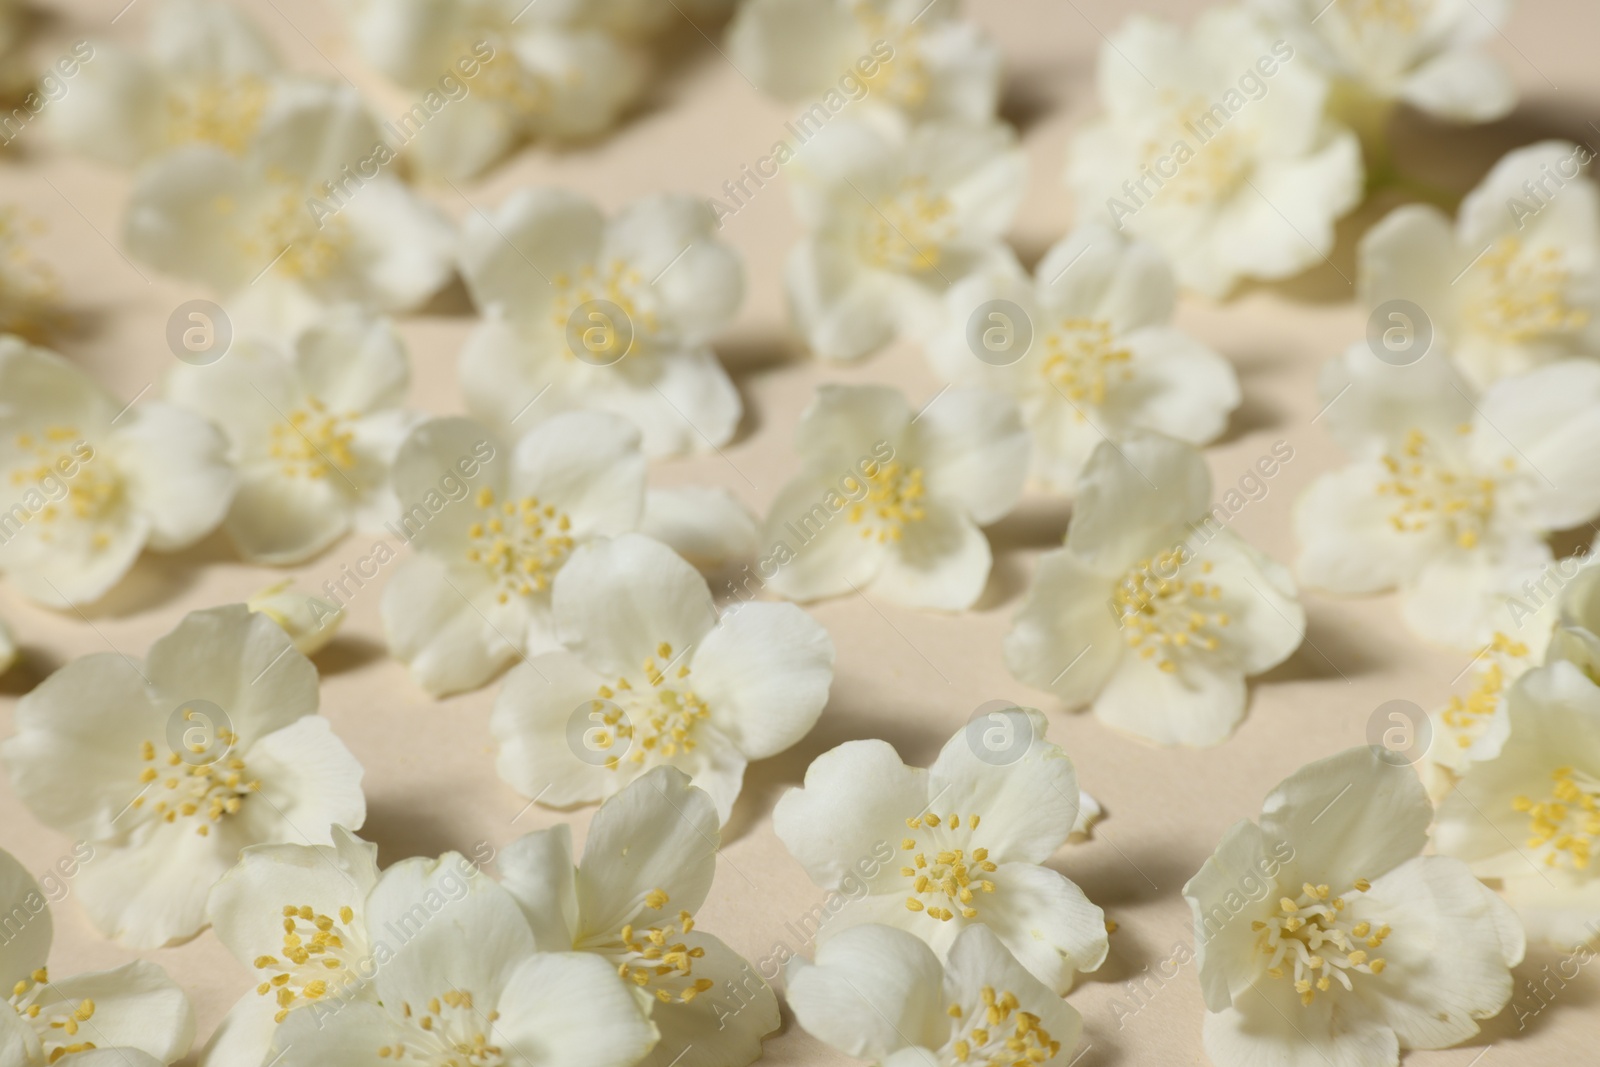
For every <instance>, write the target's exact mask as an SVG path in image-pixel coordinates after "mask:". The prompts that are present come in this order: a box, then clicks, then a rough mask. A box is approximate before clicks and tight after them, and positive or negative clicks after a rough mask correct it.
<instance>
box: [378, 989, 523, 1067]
mask: <svg viewBox="0 0 1600 1067" xmlns="http://www.w3.org/2000/svg"><path fill="white" fill-rule="evenodd" d="M423 1007H424V1008H426V1009H427V1010H425V1011H422V1012H418V1011H416V1010H414V1009H413V1008H412V1007H411V1004H410V1002H409V1001H402V1002H401V1004H400V1014H401V1016H402V1017H403V1018H404V1019H405V1020H406V1021H407V1022H409V1023H411V1025H412V1026H413V1027H415V1028H416V1030H417V1031H420V1032H419V1033H413V1035H412V1039H411V1040H410V1041H409V1042H403V1041H397V1042H396V1043H394V1044H393V1045H383V1046H380V1047H379V1049H378V1056H379V1058H380V1059H385V1060H387V1059H393V1060H396V1061H399V1060H405V1059H410V1060H413V1061H416V1062H419V1063H426V1064H428V1065H429V1067H500V1065H501V1064H503V1063H505V1054H504V1053H503V1052H502V1051H501V1049H500V1046H499V1045H492V1044H490V1043H489V1035H488V1034H487V1033H485V1032H484V1029H483V1028H484V1027H485V1026H487V1027H488V1028H489V1029H490V1030H493V1029H494V1024H495V1023H496V1022H498V1021H499V1019H500V1013H499V1012H498V1011H489V1012H486V1013H479V1011H478V1010H477V1008H476V1007H475V1006H474V1005H473V1003H472V994H471V993H470V992H468V991H464V990H455V989H452V990H450V991H448V992H446V993H443V994H441V995H440V996H437V997H434V998H432V999H431V1000H429V1001H428V1003H427V1004H425V1005H423Z"/></svg>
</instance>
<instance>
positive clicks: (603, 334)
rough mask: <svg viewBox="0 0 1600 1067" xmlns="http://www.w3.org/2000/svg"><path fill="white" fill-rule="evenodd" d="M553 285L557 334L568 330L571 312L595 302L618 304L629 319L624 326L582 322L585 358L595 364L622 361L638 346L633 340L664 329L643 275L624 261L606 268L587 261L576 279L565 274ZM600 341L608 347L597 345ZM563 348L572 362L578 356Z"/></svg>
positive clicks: (553, 318) (552, 305) (555, 278)
mask: <svg viewBox="0 0 1600 1067" xmlns="http://www.w3.org/2000/svg"><path fill="white" fill-rule="evenodd" d="M550 286H551V288H552V289H554V290H555V294H554V296H553V297H552V299H551V302H550V324H551V325H552V326H553V327H555V329H556V330H557V331H560V332H564V331H566V329H567V326H568V320H569V319H571V317H572V313H573V312H574V311H576V310H577V309H578V308H580V307H582V306H583V305H585V304H587V303H589V302H591V301H595V300H603V301H606V302H608V303H611V304H615V305H616V306H617V307H618V308H620V309H621V310H622V314H623V315H624V316H626V318H627V321H626V322H610V321H605V322H602V321H599V320H593V321H591V322H582V323H579V324H578V325H579V328H580V332H581V334H582V337H583V343H584V347H585V353H586V357H587V359H588V360H590V361H592V362H594V363H595V364H597V365H603V366H608V365H610V364H612V363H614V362H615V361H617V360H619V359H622V358H623V357H624V356H626V355H627V354H628V352H629V350H630V348H631V347H632V346H633V345H634V338H636V337H638V336H640V335H650V334H654V333H656V332H657V331H659V330H660V329H661V320H660V318H659V317H658V316H657V315H656V312H655V308H654V301H653V299H652V298H651V294H650V292H649V288H648V286H646V284H645V282H644V278H643V276H642V275H640V273H639V272H638V270H636V269H635V268H634V267H633V265H632V264H630V263H628V262H627V261H626V260H621V259H613V260H611V261H610V262H608V263H607V264H605V267H604V269H603V270H597V269H596V268H595V266H594V265H593V264H589V263H586V264H584V265H583V266H582V267H581V268H579V270H578V273H577V276H576V277H574V276H573V275H570V274H567V273H565V272H563V273H560V274H556V275H553V276H552V277H551V278H550ZM591 327H592V328H591ZM596 340H599V341H603V342H604V343H603V344H599V345H596V344H595V343H594V342H595V341H596ZM561 350H562V352H564V353H565V354H566V356H567V358H569V359H577V358H578V355H577V353H576V352H574V351H572V349H571V347H570V346H569V345H565V344H564V345H562V349H561Z"/></svg>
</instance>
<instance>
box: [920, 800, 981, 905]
mask: <svg viewBox="0 0 1600 1067" xmlns="http://www.w3.org/2000/svg"><path fill="white" fill-rule="evenodd" d="M978 820H979V816H977V815H969V816H967V817H966V830H967V833H966V834H962V833H961V832H960V831H961V830H962V817H961V815H959V814H957V813H954V812H952V813H951V814H950V815H947V816H945V817H944V818H940V817H939V816H938V815H936V814H934V813H933V812H929V813H927V814H926V815H917V816H913V817H912V818H909V819H907V820H906V829H908V830H911V831H913V834H914V836H911V837H907V838H904V839H903V840H902V841H901V842H900V849H901V851H903V852H910V853H912V856H911V862H910V863H909V864H908V865H906V866H904V867H901V868H900V874H901V875H902V876H903V877H904V878H906V879H908V880H909V881H910V882H911V894H912V895H910V896H908V897H906V910H907V911H920V912H924V913H926V914H927V915H929V916H930V917H932V918H935V919H938V920H939V921H940V922H949V921H950V920H952V919H954V918H955V917H956V916H957V915H960V916H961V917H962V918H963V919H976V918H977V917H978V907H977V894H978V893H993V892H994V883H993V882H991V881H990V880H989V879H987V878H985V877H983V876H984V875H986V874H993V873H994V872H995V870H996V867H995V863H994V861H993V860H991V859H990V858H989V850H988V849H986V848H973V849H970V850H969V848H968V845H969V844H970V842H969V841H968V838H969V837H970V834H971V831H973V830H976V829H977V828H978ZM924 838H926V839H927V842H926V843H924V841H923V839H924ZM952 908H953V909H954V910H951V909H952Z"/></svg>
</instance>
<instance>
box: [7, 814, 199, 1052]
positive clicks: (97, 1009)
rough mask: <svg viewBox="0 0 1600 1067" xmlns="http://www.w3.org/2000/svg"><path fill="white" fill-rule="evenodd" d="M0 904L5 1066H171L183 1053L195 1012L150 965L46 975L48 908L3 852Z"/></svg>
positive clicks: (18, 866) (92, 857)
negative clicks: (5, 1000) (6, 1001)
mask: <svg viewBox="0 0 1600 1067" xmlns="http://www.w3.org/2000/svg"><path fill="white" fill-rule="evenodd" d="M85 847H87V846H82V845H80V846H79V849H80V850H81V849H83V848H85ZM75 855H77V856H78V858H79V859H80V860H81V861H82V862H85V863H92V862H93V861H94V860H97V859H98V856H96V854H95V852H94V850H93V849H90V850H89V853H88V858H87V859H84V858H83V856H82V854H81V852H76V853H75ZM88 869H89V868H88V867H85V868H84V870H88ZM0 904H3V905H4V907H5V910H4V912H3V914H4V915H5V917H6V925H5V930H6V937H5V941H4V943H3V945H0V980H3V981H4V982H5V985H6V988H7V989H9V990H10V991H11V992H10V998H11V1003H10V1005H9V1006H10V1007H12V1008H14V1009H15V1011H14V1012H12V1011H8V1012H6V1013H4V1015H3V1016H0V1032H3V1033H4V1041H5V1049H6V1052H5V1062H6V1065H7V1067H47V1065H48V1064H54V1063H57V1062H61V1061H63V1060H64V1061H65V1062H66V1063H69V1064H71V1065H72V1067H113V1065H114V1064H117V1063H124V1064H127V1065H130V1067H146V1065H148V1064H168V1063H173V1062H175V1061H176V1060H178V1059H179V1058H180V1057H182V1056H183V1055H184V1053H186V1052H188V1051H189V1045H190V1044H191V1043H192V1042H193V1041H194V1010H193V1009H192V1008H190V1007H189V998H188V997H186V996H184V994H183V990H182V989H180V988H178V986H177V984H176V983H175V982H173V980H172V979H171V978H169V977H167V972H166V971H164V970H162V969H161V968H160V967H159V966H157V965H156V964H154V963H150V962H148V961H146V960H135V961H134V962H132V963H125V964H123V965H122V966H121V967H117V968H115V969H113V970H109V971H94V972H90V973H87V974H79V975H74V976H73V977H71V978H51V977H50V972H49V970H48V968H47V967H46V966H45V964H46V961H47V959H48V957H49V955H50V942H51V940H52V939H53V929H52V922H51V918H50V905H49V904H48V903H47V902H46V899H45V894H44V890H43V889H42V888H41V887H40V885H39V883H38V882H37V881H36V880H35V879H34V877H33V875H31V874H29V873H28V871H27V870H26V869H25V868H24V867H23V866H22V864H20V863H18V862H17V860H16V858H15V857H14V856H12V855H11V854H10V853H9V852H3V851H0ZM96 1049H98V1050H100V1055H99V1056H95V1054H94V1053H93V1052H92V1051H91V1050H96ZM124 1054H126V1055H124Z"/></svg>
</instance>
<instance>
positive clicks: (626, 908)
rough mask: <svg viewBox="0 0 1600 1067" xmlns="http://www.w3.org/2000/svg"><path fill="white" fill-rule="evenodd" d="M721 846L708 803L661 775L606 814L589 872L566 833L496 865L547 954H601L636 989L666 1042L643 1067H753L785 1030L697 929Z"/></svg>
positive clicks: (596, 824) (527, 842) (526, 840)
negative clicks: (765, 1045) (771, 1037)
mask: <svg viewBox="0 0 1600 1067" xmlns="http://www.w3.org/2000/svg"><path fill="white" fill-rule="evenodd" d="M720 843H721V830H720V829H719V827H718V819H717V811H716V806H715V804H713V802H712V800H711V798H710V797H709V796H708V795H707V794H706V793H705V792H703V791H702V790H700V789H696V788H695V787H694V786H693V785H692V784H690V782H689V779H688V777H687V776H685V775H684V774H683V773H682V772H681V771H679V770H677V769H676V768H673V767H657V768H655V769H654V770H652V771H650V772H649V773H647V774H645V775H644V776H643V777H641V778H638V779H636V780H634V781H633V782H632V783H631V784H630V785H628V786H627V787H626V788H624V789H623V790H622V791H621V792H619V793H617V794H616V795H615V796H613V797H612V798H611V799H609V800H607V801H606V802H605V803H604V804H602V805H600V810H599V811H597V812H595V815H594V819H593V821H592V822H590V824H589V830H588V836H587V837H586V838H585V842H584V848H583V860H582V862H580V863H577V864H576V865H575V864H574V862H573V852H572V831H571V828H570V827H568V826H567V825H566V824H565V823H562V824H560V825H558V826H556V827H554V828H552V829H549V830H540V831H537V832H535V833H531V834H528V835H527V836H526V837H523V838H520V839H519V840H516V841H513V842H512V843H511V844H509V845H507V846H506V847H505V848H504V849H503V850H501V852H500V854H499V856H497V857H496V860H495V862H496V865H497V866H498V867H499V868H500V870H501V871H502V872H503V879H502V883H501V884H502V885H504V886H505V888H506V889H507V890H509V891H510V893H511V895H512V896H514V897H516V898H517V902H518V903H520V904H521V905H522V909H523V913H524V914H525V915H526V916H527V919H528V922H529V924H530V925H531V926H532V927H533V939H534V943H535V944H536V945H538V946H539V949H540V950H541V951H544V952H567V951H574V952H588V953H593V954H594V955H596V956H599V957H600V958H601V959H603V960H605V961H606V963H607V964H608V965H609V966H610V967H611V968H612V970H614V971H615V972H616V973H618V974H620V975H621V976H622V977H623V979H625V980H626V981H627V982H629V983H631V984H632V986H633V988H634V989H635V990H636V992H637V994H638V997H639V1002H640V1004H641V1005H643V1006H644V1008H645V1011H646V1012H647V1013H648V1014H649V1016H650V1021H651V1022H653V1023H654V1024H655V1026H656V1028H657V1029H658V1030H659V1031H660V1033H661V1039H660V1041H659V1042H658V1043H657V1044H656V1047H655V1049H654V1050H653V1051H652V1052H651V1054H650V1055H649V1056H647V1057H646V1058H644V1059H643V1060H640V1061H639V1067H671V1065H674V1064H676V1065H677V1067H746V1065H747V1064H750V1063H753V1062H754V1061H756V1060H758V1059H760V1058H761V1039H762V1038H763V1037H765V1036H767V1035H768V1034H771V1033H775V1032H776V1031H777V1029H778V1026H779V1017H778V998H777V996H776V995H775V994H774V993H773V992H772V988H771V987H770V986H769V985H767V983H766V982H765V981H763V980H762V979H761V977H760V976H759V975H757V974H756V973H755V970H754V969H753V968H752V967H751V966H750V964H749V963H748V962H747V961H745V960H744V958H743V957H741V956H740V955H739V954H738V953H736V952H734V951H733V949H731V948H729V947H728V946H727V945H726V944H725V943H724V942H722V941H721V940H720V939H718V938H716V937H713V936H712V935H710V934H707V933H704V932H702V931H701V930H700V928H699V927H698V926H697V925H696V923H695V918H694V916H695V912H697V911H699V910H700V906H701V905H702V904H704V903H705V899H706V896H707V894H708V893H709V892H710V890H711V882H712V878H713V877H714V876H715V874H716V868H717V849H718V846H719V845H720ZM732 991H737V995H736V997H735V998H733V999H731V1000H730V998H729V995H728V994H729V993H730V992H732Z"/></svg>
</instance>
